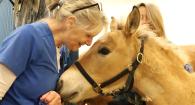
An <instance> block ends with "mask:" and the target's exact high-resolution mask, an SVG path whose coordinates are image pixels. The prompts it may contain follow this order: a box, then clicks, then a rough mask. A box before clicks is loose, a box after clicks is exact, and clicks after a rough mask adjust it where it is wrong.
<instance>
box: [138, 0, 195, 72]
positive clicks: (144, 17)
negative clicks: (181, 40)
mask: <svg viewBox="0 0 195 105" xmlns="http://www.w3.org/2000/svg"><path fill="white" fill-rule="evenodd" d="M138 8H139V11H140V15H141V20H140V24H141V25H149V27H150V28H151V29H152V30H153V31H154V32H155V33H156V35H158V37H161V38H165V39H166V35H165V28H164V24H163V23H164V22H163V18H162V15H161V12H160V10H159V8H158V7H157V6H156V5H154V4H152V3H140V4H138ZM166 40H167V39H166ZM187 48H188V46H181V49H183V50H184V51H186V53H189V54H188V55H190V54H191V52H192V51H191V52H190V51H188V50H189V49H187ZM187 63H191V62H187ZM192 64H193V63H192ZM184 68H185V70H187V71H188V72H192V71H193V67H192V66H191V64H186V65H184Z"/></svg>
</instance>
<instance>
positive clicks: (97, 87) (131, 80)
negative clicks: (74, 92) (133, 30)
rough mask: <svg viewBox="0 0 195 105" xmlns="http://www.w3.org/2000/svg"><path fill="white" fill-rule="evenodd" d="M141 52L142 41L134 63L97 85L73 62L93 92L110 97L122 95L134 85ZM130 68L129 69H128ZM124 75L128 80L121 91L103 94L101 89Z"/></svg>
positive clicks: (141, 55)
mask: <svg viewBox="0 0 195 105" xmlns="http://www.w3.org/2000/svg"><path fill="white" fill-rule="evenodd" d="M143 52H144V40H141V48H140V51H139V53H138V54H137V57H136V59H135V60H134V62H133V63H132V64H131V65H130V66H128V67H127V68H125V69H124V70H123V71H122V72H120V73H119V74H117V75H116V76H114V77H112V78H111V79H109V80H106V81H105V82H103V83H101V84H98V83H96V82H95V81H94V80H93V79H92V78H91V77H90V76H89V74H88V73H87V72H86V70H85V69H84V68H83V67H82V65H81V64H80V63H79V62H78V61H77V62H75V65H76V67H77V68H78V70H79V71H80V73H81V74H82V75H83V76H84V77H85V79H86V80H87V81H88V82H89V83H90V84H91V85H92V87H93V90H94V91H95V92H96V93H98V94H100V95H112V96H115V95H117V94H120V93H123V92H128V91H130V90H131V89H132V87H133V83H134V73H135V70H136V69H137V67H138V66H139V64H140V63H141V61H142V58H143ZM130 68H131V69H130ZM126 74H129V75H128V78H127V80H126V84H125V86H124V87H123V89H120V90H114V91H112V92H111V93H103V90H102V88H104V87H106V86H108V85H110V84H112V83H113V82H115V81H117V80H119V79H120V78H122V77H123V76H125V75H126Z"/></svg>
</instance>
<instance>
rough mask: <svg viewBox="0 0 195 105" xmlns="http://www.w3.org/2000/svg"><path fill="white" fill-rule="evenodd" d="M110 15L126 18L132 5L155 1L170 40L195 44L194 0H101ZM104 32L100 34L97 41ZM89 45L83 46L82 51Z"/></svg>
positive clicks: (105, 10) (104, 9) (180, 43)
mask: <svg viewBox="0 0 195 105" xmlns="http://www.w3.org/2000/svg"><path fill="white" fill-rule="evenodd" d="M99 1H100V2H102V5H103V11H104V12H105V14H106V15H107V17H108V21H109V22H110V17H111V16H115V17H116V18H117V19H119V20H120V19H121V18H126V16H127V15H128V13H129V11H131V9H132V6H133V5H134V4H137V3H139V2H150V3H155V4H156V5H157V6H159V8H160V11H161V13H162V16H163V19H164V24H165V31H166V34H167V37H168V39H169V40H170V41H172V42H173V43H175V44H178V45H184V44H195V26H194V25H195V5H194V1H193V0H99ZM101 35H102V34H100V35H98V36H97V37H96V38H95V40H94V41H96V40H97V39H98V38H99V37H100V36H101ZM88 48H89V47H85V46H84V47H82V48H81V52H83V51H86V50H87V49H88Z"/></svg>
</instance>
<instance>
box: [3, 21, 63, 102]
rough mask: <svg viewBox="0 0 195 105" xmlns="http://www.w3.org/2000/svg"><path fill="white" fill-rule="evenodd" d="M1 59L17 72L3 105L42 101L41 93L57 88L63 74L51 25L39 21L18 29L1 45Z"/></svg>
mask: <svg viewBox="0 0 195 105" xmlns="http://www.w3.org/2000/svg"><path fill="white" fill-rule="evenodd" d="M0 63H1V64H4V65H6V66H7V67H8V68H9V69H10V70H11V71H12V72H13V73H14V74H15V75H16V76H17V78H16V80H15V81H14V83H13V84H12V86H11V88H10V89H9V90H8V92H7V93H6V95H5V97H4V98H3V100H2V101H1V102H0V105H39V103H40V102H39V101H40V100H39V98H40V97H41V95H43V94H45V93H46V92H48V91H50V90H54V89H55V86H56V82H57V80H58V78H59V73H58V70H57V58H56V47H55V44H54V39H53V35H52V32H51V30H50V29H49V27H48V25H47V24H46V23H41V22H37V23H32V24H28V25H24V26H22V27H20V28H18V29H17V30H15V31H14V32H13V33H12V34H11V35H10V36H8V37H7V38H6V39H5V40H4V41H3V43H2V44H1V45H0Z"/></svg>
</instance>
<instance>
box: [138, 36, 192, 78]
mask: <svg viewBox="0 0 195 105" xmlns="http://www.w3.org/2000/svg"><path fill="white" fill-rule="evenodd" d="M180 53H182V52H180V50H179V48H177V47H175V46H173V45H171V44H170V43H167V42H166V41H165V40H162V39H158V40H157V39H156V38H151V39H150V38H149V39H148V40H147V41H146V43H145V45H144V59H143V63H142V64H141V66H140V69H142V71H144V73H146V74H150V76H154V77H159V78H160V77H161V78H164V77H167V76H175V77H177V78H179V79H181V80H185V79H187V78H188V73H187V72H186V71H185V70H184V64H185V63H188V62H187V61H186V57H185V56H181V55H182V54H181V55H179V54H180ZM183 54H184V53H183ZM151 74H154V75H151ZM170 74H171V75H170ZM172 74H174V75H172ZM167 78H168V77H167Z"/></svg>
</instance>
